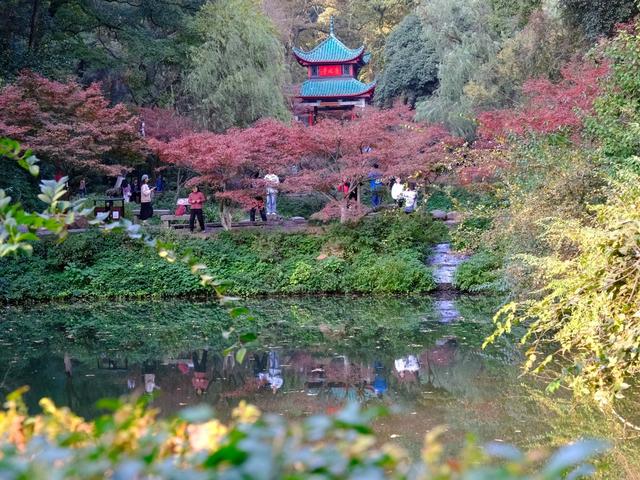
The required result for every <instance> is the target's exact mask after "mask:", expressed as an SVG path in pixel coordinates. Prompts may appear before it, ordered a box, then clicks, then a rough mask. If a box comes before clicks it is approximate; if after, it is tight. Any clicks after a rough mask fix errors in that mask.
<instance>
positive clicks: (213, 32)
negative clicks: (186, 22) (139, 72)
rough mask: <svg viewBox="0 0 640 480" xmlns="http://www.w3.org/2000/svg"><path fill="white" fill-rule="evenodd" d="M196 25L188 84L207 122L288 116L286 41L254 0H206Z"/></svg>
mask: <svg viewBox="0 0 640 480" xmlns="http://www.w3.org/2000/svg"><path fill="white" fill-rule="evenodd" d="M194 28H195V30H196V32H197V34H198V35H199V37H200V42H199V45H198V46H197V47H194V48H193V49H192V52H191V61H192V69H191V72H190V73H189V75H188V77H187V78H186V83H185V87H186V90H187V92H188V93H189V95H190V103H191V106H192V115H193V116H194V118H195V119H196V120H197V121H198V122H199V123H200V124H201V125H202V126H203V127H206V128H209V129H212V130H217V131H221V130H225V129H227V128H229V127H232V126H240V127H244V126H248V125H250V124H251V123H253V122H255V121H256V120H258V119H260V118H263V117H275V118H279V119H286V118H287V117H288V111H287V108H286V107H285V100H284V95H283V93H282V86H283V82H284V51H283V48H282V44H281V43H280V41H279V40H278V38H277V36H276V31H275V28H274V26H273V24H272V23H271V21H270V20H269V19H268V18H267V17H266V16H265V15H264V14H263V13H262V11H261V10H260V9H259V7H258V5H257V4H256V3H255V2H254V1H253V0H229V1H224V2H212V3H207V4H206V5H204V6H203V7H202V9H201V10H200V12H199V13H198V14H197V15H196V18H195V21H194Z"/></svg>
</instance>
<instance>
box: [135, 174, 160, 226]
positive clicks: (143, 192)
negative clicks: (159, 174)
mask: <svg viewBox="0 0 640 480" xmlns="http://www.w3.org/2000/svg"><path fill="white" fill-rule="evenodd" d="M155 189H156V187H153V188H149V175H143V176H142V187H141V188H140V215H139V216H138V218H140V220H142V222H143V223H145V224H146V223H147V220H148V219H150V218H151V217H153V205H152V204H151V193H152V192H153V191H154V190H155Z"/></svg>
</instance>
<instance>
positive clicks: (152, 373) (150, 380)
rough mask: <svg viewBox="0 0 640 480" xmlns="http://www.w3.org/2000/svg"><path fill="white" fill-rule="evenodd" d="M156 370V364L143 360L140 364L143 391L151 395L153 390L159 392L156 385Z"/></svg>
mask: <svg viewBox="0 0 640 480" xmlns="http://www.w3.org/2000/svg"><path fill="white" fill-rule="evenodd" d="M157 369H158V366H157V363H156V362H151V361H148V360H145V361H144V362H143V363H142V378H143V380H144V391H145V392H146V393H148V394H152V393H153V391H154V390H159V389H160V387H158V386H157V385H156V371H157Z"/></svg>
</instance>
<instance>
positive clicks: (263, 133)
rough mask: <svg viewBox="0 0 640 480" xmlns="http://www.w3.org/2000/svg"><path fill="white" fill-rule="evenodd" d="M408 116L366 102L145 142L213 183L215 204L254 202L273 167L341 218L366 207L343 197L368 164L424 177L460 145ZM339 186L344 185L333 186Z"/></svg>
mask: <svg viewBox="0 0 640 480" xmlns="http://www.w3.org/2000/svg"><path fill="white" fill-rule="evenodd" d="M411 115H412V114H411V112H410V111H409V110H408V109H406V108H395V109H390V110H379V109H374V108H371V109H367V110H366V111H364V112H363V113H362V115H361V116H360V117H359V118H357V119H355V120H351V121H346V122H344V121H339V120H335V119H325V120H322V121H320V122H319V123H318V124H316V125H314V126H313V127H308V128H306V127H303V126H302V125H301V124H299V123H295V124H293V125H289V124H285V123H282V122H278V121H275V120H264V121H261V122H258V123H257V124H256V125H254V126H252V127H250V128H246V129H243V130H240V129H231V130H229V131H227V132H225V133H220V134H215V133H191V134H188V135H184V136H182V137H180V138H176V139H174V140H171V141H166V142H163V141H158V140H155V139H151V140H150V144H151V146H152V148H153V149H154V150H155V151H156V152H157V153H158V155H159V157H160V159H161V160H162V161H164V162H169V163H173V164H175V165H177V166H180V167H184V168H188V169H190V170H192V171H193V172H195V173H196V174H197V176H196V177H195V178H193V179H192V181H191V183H195V182H198V183H203V184H206V185H208V186H209V187H210V188H211V189H213V190H214V191H215V192H216V193H215V196H216V198H217V199H218V200H221V202H220V203H221V205H223V210H224V205H229V204H231V203H234V204H237V205H241V206H243V207H245V208H250V207H253V206H255V205H256V202H257V200H256V197H260V196H262V195H263V194H264V190H265V183H264V181H263V180H262V178H263V177H264V175H265V174H267V173H276V174H278V175H279V176H280V177H281V179H282V180H285V181H284V182H283V183H282V184H281V185H280V190H281V191H286V192H296V193H319V194H322V195H324V196H325V197H326V198H327V200H328V201H329V202H328V204H327V206H326V208H325V209H324V210H323V211H322V212H320V216H321V217H323V218H333V217H337V216H339V217H340V218H341V219H342V220H345V219H346V218H347V217H358V216H361V215H363V214H364V213H366V212H367V209H366V208H363V207H362V206H361V205H359V204H356V202H353V201H351V202H350V201H349V196H350V195H349V194H351V193H353V192H354V191H355V189H356V188H357V187H358V185H361V184H364V183H366V182H367V177H368V175H369V173H370V172H371V171H372V169H373V165H374V164H378V165H379V170H380V172H381V173H382V175H383V176H384V178H385V179H391V178H393V177H395V176H402V177H403V178H407V177H409V176H413V177H415V178H419V179H421V180H422V181H426V182H429V181H432V180H433V179H434V178H435V176H437V174H438V172H439V171H440V170H441V169H442V168H443V165H445V164H446V162H447V161H448V160H449V157H450V153H451V151H452V149H453V148H454V147H455V146H456V145H459V144H460V143H461V140H459V139H456V138H453V137H451V135H450V134H449V133H447V131H446V130H445V129H444V128H442V127H438V126H424V125H416V124H414V123H413V121H412V120H411ZM339 185H348V188H347V190H342V191H338V188H337V187H338V186H339ZM347 207H349V208H347ZM221 213H222V212H221Z"/></svg>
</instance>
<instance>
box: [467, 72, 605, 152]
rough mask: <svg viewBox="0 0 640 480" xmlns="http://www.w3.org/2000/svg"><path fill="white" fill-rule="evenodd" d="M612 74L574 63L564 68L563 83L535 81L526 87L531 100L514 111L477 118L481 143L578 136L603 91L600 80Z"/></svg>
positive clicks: (488, 114) (525, 91) (491, 113)
mask: <svg viewBox="0 0 640 480" xmlns="http://www.w3.org/2000/svg"><path fill="white" fill-rule="evenodd" d="M608 71H609V65H608V64H606V63H603V62H601V63H598V64H595V63H592V62H587V61H585V62H582V63H578V62H574V63H571V64H569V65H567V66H566V67H565V68H563V69H562V80H561V81H560V82H558V83H553V82H551V81H550V80H547V79H532V80H529V81H527V82H526V83H525V84H524V86H523V92H524V93H525V94H526V95H527V97H528V100H527V101H526V102H525V103H524V105H523V106H521V107H519V108H515V109H505V110H495V111H489V112H483V113H481V114H479V115H478V121H479V124H480V126H479V130H478V134H479V137H480V139H481V141H498V142H500V140H501V139H504V138H506V137H508V136H510V135H517V136H523V135H527V134H532V133H533V134H535V133H539V134H550V133H557V132H561V131H568V132H569V133H575V132H577V131H579V130H580V129H581V127H582V125H583V123H582V122H583V119H584V117H585V116H586V115H588V114H589V113H591V112H592V109H593V102H594V101H595V99H596V98H597V97H598V95H599V94H600V92H601V86H600V81H601V80H602V78H604V77H605V76H606V75H607V73H608Z"/></svg>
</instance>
